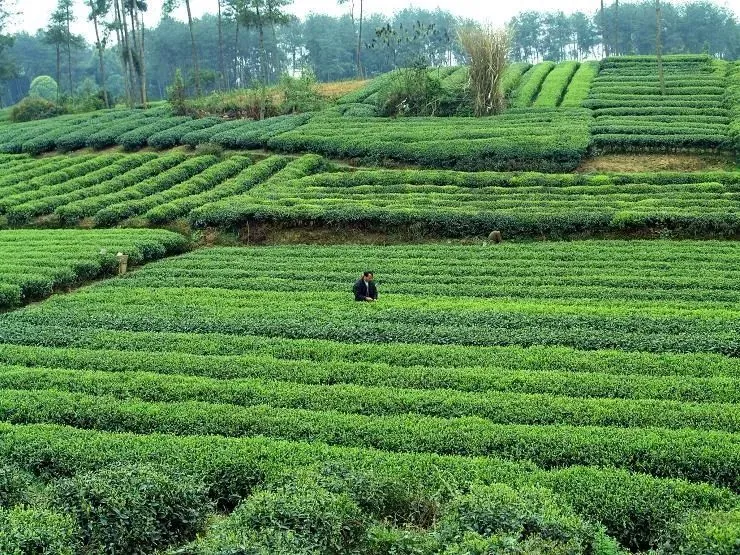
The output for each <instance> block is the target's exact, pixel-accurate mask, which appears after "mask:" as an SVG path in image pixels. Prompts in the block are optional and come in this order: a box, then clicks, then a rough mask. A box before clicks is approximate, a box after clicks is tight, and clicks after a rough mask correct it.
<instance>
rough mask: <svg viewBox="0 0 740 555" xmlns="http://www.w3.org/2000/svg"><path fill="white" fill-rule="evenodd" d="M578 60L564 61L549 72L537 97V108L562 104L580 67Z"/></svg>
mask: <svg viewBox="0 0 740 555" xmlns="http://www.w3.org/2000/svg"><path fill="white" fill-rule="evenodd" d="M579 65H580V64H579V63H578V62H563V63H560V64H558V65H557V66H555V68H554V69H553V70H552V71H551V72H550V73H548V74H547V77H546V78H545V80H544V81H543V83H542V89H541V90H540V92H539V94H538V95H537V98H536V99H535V101H534V103H533V104H532V106H534V107H535V108H556V107H557V106H560V104H561V102H562V100H563V98H564V96H565V93H566V91H567V90H568V87H569V85H570V83H571V80H572V79H573V76H574V75H575V73H576V71H577V70H578V68H579Z"/></svg>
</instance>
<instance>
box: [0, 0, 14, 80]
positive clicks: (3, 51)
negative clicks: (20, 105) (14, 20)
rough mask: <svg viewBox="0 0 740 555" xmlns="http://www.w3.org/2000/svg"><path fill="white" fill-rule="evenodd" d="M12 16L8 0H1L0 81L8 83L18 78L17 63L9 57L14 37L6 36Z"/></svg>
mask: <svg viewBox="0 0 740 555" xmlns="http://www.w3.org/2000/svg"><path fill="white" fill-rule="evenodd" d="M10 15H11V14H10V10H9V7H8V2H7V0H0V81H7V80H9V79H11V78H13V77H15V76H16V66H15V63H14V62H13V61H12V60H11V59H10V58H9V56H8V50H9V49H11V48H12V47H13V43H14V37H11V36H9V35H6V34H5V27H6V26H7V24H8V19H9V18H10Z"/></svg>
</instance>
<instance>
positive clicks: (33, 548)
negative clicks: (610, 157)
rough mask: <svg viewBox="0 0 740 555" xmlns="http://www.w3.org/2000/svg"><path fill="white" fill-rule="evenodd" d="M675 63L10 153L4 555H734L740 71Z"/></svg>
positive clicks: (12, 135) (82, 138) (60, 134)
mask: <svg viewBox="0 0 740 555" xmlns="http://www.w3.org/2000/svg"><path fill="white" fill-rule="evenodd" d="M664 61H665V91H663V90H661V88H660V87H659V85H658V77H657V63H656V60H655V59H654V58H647V57H634V56H623V57H614V58H607V59H605V60H603V61H601V62H582V63H579V62H563V63H559V64H556V63H552V62H542V63H538V64H534V65H531V64H524V63H521V64H511V65H510V66H509V68H508V70H507V72H506V74H505V75H504V76H503V78H502V83H503V85H502V88H503V90H504V92H505V94H506V96H507V100H508V106H509V108H508V109H507V110H506V111H505V112H504V113H503V114H500V115H497V116H490V117H483V118H474V117H472V116H471V114H470V113H467V112H466V104H465V103H464V102H463V101H462V100H461V99H464V98H465V95H466V94H467V92H466V91H467V88H466V87H467V83H468V77H469V75H468V68H467V67H448V68H437V69H434V70H430V71H429V76H430V77H432V78H434V79H438V80H439V85H440V87H441V90H442V91H443V93H444V98H443V100H442V101H441V102H440V105H439V110H440V114H438V115H435V116H434V117H418V118H417V117H399V118H382V117H378V115H377V114H379V113H381V111H380V109H381V99H382V98H383V96H384V91H386V90H387V88H388V87H390V86H391V85H392V84H393V81H394V79H395V78H397V76H398V75H397V74H396V73H390V74H386V75H381V76H379V77H377V78H375V79H373V80H371V81H369V82H368V83H367V84H366V85H365V86H364V87H362V88H360V89H358V90H355V91H353V92H351V93H349V94H347V95H346V96H344V97H342V98H340V99H339V100H338V101H337V102H336V103H335V104H333V105H332V106H329V107H327V108H326V109H324V110H321V111H317V112H312V113H303V114H290V115H285V116H279V117H275V118H269V119H265V120H262V121H249V120H230V121H229V120H224V119H221V118H212V117H202V118H199V119H195V118H193V117H190V116H176V115H173V113H172V111H171V110H170V109H169V108H166V107H158V108H155V109H150V110H128V109H114V110H108V111H99V112H94V113H92V114H79V115H68V116H62V117H58V118H53V119H47V120H41V121H36V122H29V123H23V124H10V123H0V553H3V554H5V553H9V554H13V555H25V554H36V553H43V554H54V555H72V554H78V553H79V554H93V553H95V554H98V553H101V554H102V553H106V554H128V553H132V554H160V555H165V554H166V555H227V554H229V555H237V554H277V555H326V554H331V555H339V554H342V555H344V554H373V555H402V554H403V555H406V554H408V555H415V554H418V555H462V554H466V555H467V554H471V555H472V554H506V555H519V554H521V555H524V554H527V555H529V554H542V555H544V554H556V555H565V554H568V555H618V554H624V555H626V554H627V553H640V554H643V555H674V554H676V555H678V554H683V555H686V554H691V555H731V554H732V555H734V554H736V553H738V550H740V473H739V472H738V469H740V308H739V307H740V287H738V283H740V243H738V241H737V239H738V238H740V172H738V171H736V170H735V171H733V170H732V168H733V167H735V168H736V167H737V166H736V164H737V156H738V153H740V65H738V64H737V63H735V62H730V61H721V60H715V59H712V58H711V57H709V56H704V55H692V56H688V55H682V56H666V57H664ZM468 111H469V109H468ZM606 153H609V154H615V153H616V154H617V155H629V156H633V157H634V158H629V159H628V160H637V159H639V157H640V156H643V157H644V158H643V165H644V164H647V163H649V161H650V160H651V159H652V158H650V157H651V156H666V157H670V156H673V155H676V154H680V155H689V156H695V157H697V158H698V159H699V158H700V159H704V158H702V157H706V159H709V157H710V156H711V157H714V158H716V159H720V160H722V161H723V167H724V168H725V169H724V170H721V171H719V170H718V171H670V172H666V171H663V172H658V171H641V172H637V171H633V170H634V168H632V167H629V165H628V164H625V167H624V168H622V171H619V172H611V173H602V174H597V173H582V172H578V171H576V170H578V169H579V168H582V164H583V162H584V160H585V159H587V158H594V157H598V156H601V155H603V154H606ZM714 158H713V159H714ZM626 159H627V158H626ZM644 161H647V162H644ZM494 230H496V231H500V232H501V233H502V235H503V242H501V243H499V242H498V235H496V234H491V235H489V234H490V233H491V232H492V231H494ZM255 242H257V243H269V244H257V245H255V244H253V243H255ZM245 243H247V244H246V245H245ZM274 243H289V244H277V245H276V244H274ZM296 243H300V244H296ZM118 253H124V254H126V255H128V256H129V265H130V268H129V271H128V273H126V274H125V275H120V276H117V277H114V275H115V274H116V273H117V272H118V270H119V267H118V260H117V257H116V255H117V254H118ZM365 270H370V271H373V272H374V273H375V282H376V284H377V287H378V289H379V299H378V301H377V302H356V301H355V300H354V296H353V293H352V284H353V283H354V281H355V280H357V278H358V277H360V275H361V274H362V272H363V271H365ZM47 297H48V298H47ZM24 305H26V306H24Z"/></svg>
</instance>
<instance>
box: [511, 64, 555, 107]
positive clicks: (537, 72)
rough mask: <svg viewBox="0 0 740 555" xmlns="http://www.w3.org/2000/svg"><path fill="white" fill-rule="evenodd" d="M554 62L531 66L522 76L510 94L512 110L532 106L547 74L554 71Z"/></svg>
mask: <svg viewBox="0 0 740 555" xmlns="http://www.w3.org/2000/svg"><path fill="white" fill-rule="evenodd" d="M556 66H557V64H556V63H555V62H541V63H539V64H537V65H535V66H532V67H531V68H530V69H528V70H527V72H526V73H524V75H522V78H521V80H520V81H519V85H518V86H517V88H516V89H515V90H514V91H512V93H511V105H512V106H513V107H514V108H527V107H529V106H531V105H532V102H534V100H535V98H537V95H538V94H539V92H540V90H541V89H542V84H543V83H544V81H545V78H547V76H548V74H549V73H550V72H551V71H552V70H554V69H555V67H556Z"/></svg>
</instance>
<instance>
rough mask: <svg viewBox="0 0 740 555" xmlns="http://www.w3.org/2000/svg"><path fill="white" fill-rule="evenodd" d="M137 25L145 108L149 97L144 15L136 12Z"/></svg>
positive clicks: (142, 95)
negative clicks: (145, 58)
mask: <svg viewBox="0 0 740 555" xmlns="http://www.w3.org/2000/svg"><path fill="white" fill-rule="evenodd" d="M136 23H137V24H138V25H139V65H140V66H141V102H142V104H144V108H146V107H147V103H148V102H149V95H148V93H147V81H146V61H145V60H144V14H143V13H142V14H139V12H138V10H137V12H136Z"/></svg>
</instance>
